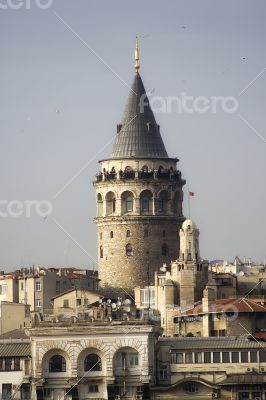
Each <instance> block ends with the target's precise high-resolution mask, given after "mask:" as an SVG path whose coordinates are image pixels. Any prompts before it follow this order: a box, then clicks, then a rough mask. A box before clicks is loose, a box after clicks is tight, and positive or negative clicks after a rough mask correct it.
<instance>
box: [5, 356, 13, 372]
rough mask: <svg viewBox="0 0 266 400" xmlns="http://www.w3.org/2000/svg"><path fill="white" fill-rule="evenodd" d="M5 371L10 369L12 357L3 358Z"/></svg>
mask: <svg viewBox="0 0 266 400" xmlns="http://www.w3.org/2000/svg"><path fill="white" fill-rule="evenodd" d="M5 371H12V358H6V359H5Z"/></svg>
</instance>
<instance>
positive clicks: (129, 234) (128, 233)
mask: <svg viewBox="0 0 266 400" xmlns="http://www.w3.org/2000/svg"><path fill="white" fill-rule="evenodd" d="M126 236H127V237H130V236H131V233H130V230H129V229H128V230H127V235H126Z"/></svg>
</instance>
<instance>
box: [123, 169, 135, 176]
mask: <svg viewBox="0 0 266 400" xmlns="http://www.w3.org/2000/svg"><path fill="white" fill-rule="evenodd" d="M124 178H125V179H134V178H135V173H134V171H133V169H132V167H129V166H127V167H126V168H125V172H124Z"/></svg>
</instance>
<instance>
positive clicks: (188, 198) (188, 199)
mask: <svg viewBox="0 0 266 400" xmlns="http://www.w3.org/2000/svg"><path fill="white" fill-rule="evenodd" d="M189 193H190V191H189V189H188V193H187V201H188V219H190V194H189Z"/></svg>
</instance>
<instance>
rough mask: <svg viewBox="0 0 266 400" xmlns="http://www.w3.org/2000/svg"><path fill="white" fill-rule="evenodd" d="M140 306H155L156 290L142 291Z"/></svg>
mask: <svg viewBox="0 0 266 400" xmlns="http://www.w3.org/2000/svg"><path fill="white" fill-rule="evenodd" d="M140 304H141V305H142V306H148V305H150V306H151V305H155V290H154V289H153V288H149V289H148V288H147V289H140Z"/></svg>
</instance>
